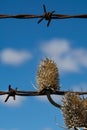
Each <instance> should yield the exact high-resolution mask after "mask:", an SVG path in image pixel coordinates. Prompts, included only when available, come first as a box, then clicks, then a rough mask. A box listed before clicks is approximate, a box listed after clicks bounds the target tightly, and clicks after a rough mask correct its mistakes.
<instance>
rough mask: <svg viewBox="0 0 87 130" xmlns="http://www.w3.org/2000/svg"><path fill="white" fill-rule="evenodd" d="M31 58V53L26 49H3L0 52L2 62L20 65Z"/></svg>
mask: <svg viewBox="0 0 87 130" xmlns="http://www.w3.org/2000/svg"><path fill="white" fill-rule="evenodd" d="M30 58H31V54H30V52H29V51H26V50H14V49H11V48H7V49H4V50H2V51H1V52H0V60H1V62H2V63H4V64H9V65H20V64H22V63H24V62H26V61H27V60H29V59H30Z"/></svg>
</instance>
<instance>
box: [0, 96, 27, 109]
mask: <svg viewBox="0 0 87 130" xmlns="http://www.w3.org/2000/svg"><path fill="white" fill-rule="evenodd" d="M6 97H7V95H3V96H0V103H1V104H3V105H6V106H10V107H18V106H21V104H22V103H23V101H24V100H25V99H26V98H25V97H21V96H16V100H13V97H9V99H8V101H7V102H4V101H5V99H6Z"/></svg>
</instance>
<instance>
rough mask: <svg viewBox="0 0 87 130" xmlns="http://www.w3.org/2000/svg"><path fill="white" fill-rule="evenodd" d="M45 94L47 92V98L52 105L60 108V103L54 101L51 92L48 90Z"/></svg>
mask: <svg viewBox="0 0 87 130" xmlns="http://www.w3.org/2000/svg"><path fill="white" fill-rule="evenodd" d="M46 94H47V98H48V100H49V102H50V103H51V104H52V105H54V106H55V107H57V108H59V109H61V105H60V104H58V103H56V102H55V101H54V100H53V99H52V97H51V94H50V91H46Z"/></svg>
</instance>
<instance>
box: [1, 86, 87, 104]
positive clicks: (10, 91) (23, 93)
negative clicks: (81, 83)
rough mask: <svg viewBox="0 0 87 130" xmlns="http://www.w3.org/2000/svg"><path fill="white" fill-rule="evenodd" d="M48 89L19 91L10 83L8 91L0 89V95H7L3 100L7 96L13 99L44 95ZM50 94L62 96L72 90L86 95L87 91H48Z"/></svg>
mask: <svg viewBox="0 0 87 130" xmlns="http://www.w3.org/2000/svg"><path fill="white" fill-rule="evenodd" d="M47 91H48V90H43V91H20V90H18V88H15V89H13V88H12V87H11V85H9V86H8V91H0V96H1V95H7V97H6V99H5V102H7V100H8V99H9V97H11V96H12V97H13V99H14V100H15V96H44V95H47ZM49 92H50V95H53V94H54V95H60V96H63V95H64V94H65V93H67V92H72V93H76V94H78V95H86V94H87V92H79V91H55V92H54V91H49Z"/></svg>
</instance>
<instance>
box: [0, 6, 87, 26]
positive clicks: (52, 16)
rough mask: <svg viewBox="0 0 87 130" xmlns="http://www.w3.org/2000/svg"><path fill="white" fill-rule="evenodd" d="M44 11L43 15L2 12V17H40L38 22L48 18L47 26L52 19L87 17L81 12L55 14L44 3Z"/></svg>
mask: <svg viewBox="0 0 87 130" xmlns="http://www.w3.org/2000/svg"><path fill="white" fill-rule="evenodd" d="M43 10H44V13H43V14H42V15H35V14H18V15H6V14H0V19H6V18H15V19H35V18H40V19H39V20H38V22H37V23H38V24H39V23H40V22H41V21H42V20H44V19H45V20H47V21H48V23H47V27H48V26H49V25H50V22H51V20H52V19H69V18H84V19H85V18H87V14H81V15H64V14H54V12H55V10H53V11H50V12H47V10H46V6H45V5H43Z"/></svg>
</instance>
